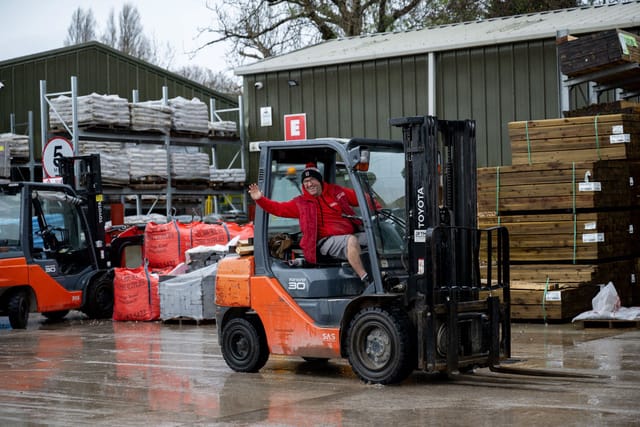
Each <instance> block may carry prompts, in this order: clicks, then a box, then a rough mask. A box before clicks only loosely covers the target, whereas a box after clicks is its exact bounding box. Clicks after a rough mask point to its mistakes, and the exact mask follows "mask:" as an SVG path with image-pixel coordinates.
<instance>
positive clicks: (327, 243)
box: [249, 163, 369, 287]
mask: <svg viewBox="0 0 640 427" xmlns="http://www.w3.org/2000/svg"><path fill="white" fill-rule="evenodd" d="M249 195H250V196H251V198H252V199H253V200H254V201H255V202H256V204H258V206H260V207H261V208H262V209H264V210H265V211H267V212H268V213H270V214H272V215H276V216H280V217H285V218H298V220H299V221H300V229H301V231H302V239H301V241H300V247H301V248H302V250H303V253H304V257H305V260H306V262H308V263H310V264H316V263H317V260H318V254H320V255H322V256H328V257H331V258H335V259H341V260H346V261H348V262H349V265H350V266H351V268H353V270H354V271H355V273H356V274H357V275H358V277H360V280H361V281H362V283H363V284H364V286H365V287H366V286H368V285H369V278H368V274H367V271H366V269H365V267H364V265H363V263H362V259H361V257H360V255H361V253H362V250H361V247H364V246H366V244H367V240H366V235H365V233H363V232H361V231H360V230H359V228H360V226H361V223H360V221H359V220H357V219H355V215H356V214H355V211H354V210H353V208H352V206H358V200H357V198H356V194H355V192H354V191H353V190H352V189H349V188H345V187H342V186H340V185H337V184H331V183H329V182H324V179H323V176H322V173H321V172H320V170H319V169H318V168H317V166H316V165H315V164H313V163H307V164H306V166H305V169H304V170H303V171H302V194H301V195H299V196H296V197H294V198H293V199H291V200H289V201H287V202H277V201H274V200H271V199H269V198H267V197H265V196H264V195H263V194H262V191H260V189H259V188H258V185H257V184H255V183H253V184H250V185H249Z"/></svg>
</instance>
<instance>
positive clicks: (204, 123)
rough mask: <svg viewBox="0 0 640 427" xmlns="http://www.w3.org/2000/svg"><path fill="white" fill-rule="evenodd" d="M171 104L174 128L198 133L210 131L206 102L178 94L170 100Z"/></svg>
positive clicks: (203, 133) (204, 133) (172, 126)
mask: <svg viewBox="0 0 640 427" xmlns="http://www.w3.org/2000/svg"><path fill="white" fill-rule="evenodd" d="M169 106H170V107H171V128H172V129H173V130H175V131H178V132H189V133H192V134H198V135H207V134H208V133H209V112H208V110H207V105H206V104H205V103H204V102H202V101H200V100H199V99H198V98H193V99H192V100H191V101H189V100H187V99H185V98H183V97H181V96H178V97H176V98H172V99H170V100H169Z"/></svg>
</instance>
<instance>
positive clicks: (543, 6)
mask: <svg viewBox="0 0 640 427" xmlns="http://www.w3.org/2000/svg"><path fill="white" fill-rule="evenodd" d="M488 3H489V4H488V7H487V18H495V17H499V16H510V15H520V14H524V13H533V12H544V11H546V10H556V9H565V8H569V7H576V6H580V5H581V4H583V3H584V2H583V1H581V0H536V1H533V0H490V1H489V2H488Z"/></svg>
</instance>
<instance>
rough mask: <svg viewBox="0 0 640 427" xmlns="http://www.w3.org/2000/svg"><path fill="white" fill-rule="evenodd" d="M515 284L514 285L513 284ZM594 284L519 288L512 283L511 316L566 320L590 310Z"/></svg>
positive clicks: (595, 288)
mask: <svg viewBox="0 0 640 427" xmlns="http://www.w3.org/2000/svg"><path fill="white" fill-rule="evenodd" d="M514 285H516V286H514ZM597 292H598V288H597V287H595V286H579V287H576V288H568V289H559V290H547V291H546V292H545V290H544V289H542V290H541V289H519V288H518V286H517V284H514V283H512V288H511V318H512V319H513V320H552V321H568V320H570V319H572V318H573V317H575V316H577V315H578V314H580V313H583V312H585V311H588V310H591V300H592V299H593V297H594V296H595V295H596V294H597Z"/></svg>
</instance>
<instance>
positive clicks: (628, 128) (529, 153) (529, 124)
mask: <svg viewBox="0 0 640 427" xmlns="http://www.w3.org/2000/svg"><path fill="white" fill-rule="evenodd" d="M509 138H510V139H511V152H512V164H513V165H528V164H532V163H540V162H553V161H558V162H581V161H586V160H620V159H624V160H638V159H640V114H607V115H596V116H584V117H574V118H564V119H549V120H532V121H520V122H511V123H509Z"/></svg>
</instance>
